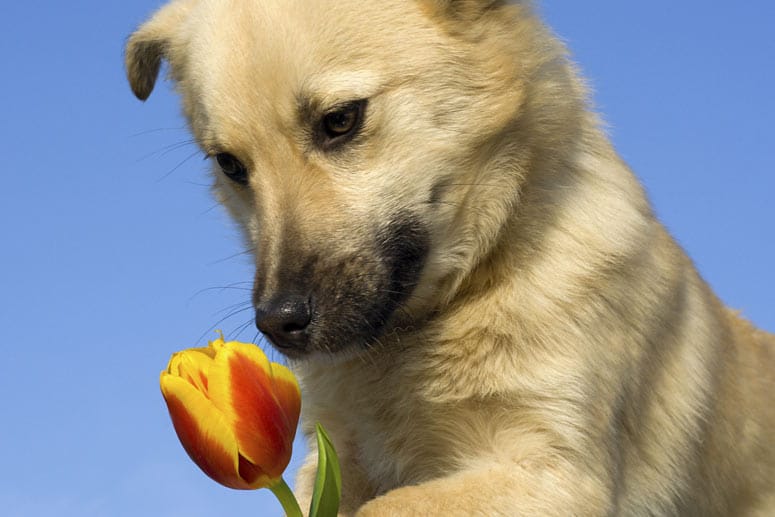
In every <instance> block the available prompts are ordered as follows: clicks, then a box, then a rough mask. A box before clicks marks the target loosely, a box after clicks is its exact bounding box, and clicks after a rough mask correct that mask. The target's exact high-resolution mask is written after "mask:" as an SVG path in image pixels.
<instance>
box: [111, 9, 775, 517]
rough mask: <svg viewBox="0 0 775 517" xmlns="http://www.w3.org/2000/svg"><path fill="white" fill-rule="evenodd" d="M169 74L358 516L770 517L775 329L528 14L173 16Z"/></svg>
mask: <svg viewBox="0 0 775 517" xmlns="http://www.w3.org/2000/svg"><path fill="white" fill-rule="evenodd" d="M163 60H166V61H167V62H168V63H169V72H170V75H171V77H172V79H173V80H174V82H175V84H176V85H177V89H178V91H179V92H180V95H181V97H182V102H183V107H184V111H185V114H186V116H187V118H188V120H189V122H190V127H191V130H192V132H193V134H194V136H195V138H196V140H197V142H198V143H199V145H200V146H201V148H202V149H203V150H204V151H205V152H206V153H207V154H208V155H209V156H211V157H212V158H213V162H214V178H215V180H214V184H215V186H214V188H215V193H216V195H217V197H218V198H219V199H220V200H221V201H222V202H223V204H224V205H225V206H226V208H227V209H228V210H229V212H230V213H231V215H233V217H234V219H235V220H236V221H237V222H238V223H239V227H240V228H241V229H242V230H243V231H244V236H245V240H246V241H247V243H248V245H249V247H250V248H251V249H255V250H256V252H255V265H256V273H255V285H254V295H253V300H254V304H255V308H256V323H257V326H258V328H259V329H260V330H261V331H262V332H264V334H265V335H266V336H267V337H268V339H269V340H270V341H271V342H272V344H273V345H274V346H275V347H276V348H277V349H278V350H279V351H280V352H282V353H283V354H285V355H286V356H287V357H288V359H289V361H290V363H291V365H292V368H293V369H294V371H295V372H296V374H297V375H298V376H299V378H300V380H301V383H302V390H303V394H304V413H303V422H304V423H303V429H304V432H305V433H306V434H307V435H311V433H312V429H313V426H314V423H315V422H317V421H320V422H322V423H323V424H324V425H325V426H326V428H327V429H328V430H329V431H330V434H331V435H332V437H333V438H334V441H335V443H336V447H337V449H338V451H339V454H340V459H341V461H342V470H343V475H344V482H343V500H342V506H341V514H342V515H353V514H357V515H359V516H392V515H466V516H468V515H481V516H495V515H504V516H515V515H525V516H562V517H565V516H571V515H578V516H602V515H624V516H641V515H642V516H648V515H658V516H667V515H681V516H692V515H696V516H716V515H717V516H726V515H735V516H753V515H758V516H772V515H775V446H774V444H773V441H774V438H775V404H773V400H772V397H773V395H772V394H773V392H775V337H773V336H772V335H770V334H766V333H764V332H762V331H759V330H757V329H755V328H753V327H752V326H751V325H750V324H749V323H747V322H746V321H745V320H743V319H742V318H741V317H739V316H738V315H737V314H736V313H735V312H733V311H731V310H728V309H726V308H725V307H724V306H723V305H722V304H721V303H720V302H719V301H718V299H717V298H716V297H715V296H714V294H713V293H712V292H711V290H710V289H709V288H708V286H707V285H706V284H705V282H704V281H703V280H702V279H701V278H700V277H699V275H698V274H697V272H696V270H695V268H694V267H693V265H692V263H691V261H690V260H689V259H688V258H687V257H686V255H685V254H684V252H683V251H682V250H681V249H680V248H679V246H677V245H676V243H675V242H674V241H673V239H672V238H671V237H670V236H669V235H668V234H667V232H666V231H665V229H664V228H663V226H662V225H660V224H659V223H658V222H657V221H656V220H655V218H654V215H653V213H652V210H651V208H650V206H649V203H648V201H647V199H646V196H645V195H644V193H643V190H642V188H641V187H640V186H639V184H638V182H637V181H636V179H635V178H634V176H633V174H632V173H631V172H630V171H629V170H628V168H627V166H626V165H625V164H624V163H623V162H622V160H621V159H620V158H619V157H618V156H617V154H616V152H615V151H614V150H613V149H612V147H611V144H610V143H609V141H608V140H607V138H606V136H605V134H604V132H603V130H601V127H600V126H601V125H600V122H599V120H598V118H597V116H596V115H595V114H594V113H593V112H592V111H590V109H589V104H588V96H587V93H586V91H585V89H584V86H583V83H582V81H581V80H580V79H579V77H578V76H577V74H576V71H575V69H574V67H573V65H572V64H571V63H570V62H569V61H568V58H567V57H566V50H565V48H563V46H562V45H561V44H560V43H559V42H558V41H557V40H556V39H555V38H554V37H553V36H552V35H551V33H550V32H549V31H548V30H547V29H546V28H545V27H544V26H543V25H542V24H541V22H540V21H539V20H538V19H537V17H536V15H535V13H534V12H533V10H532V9H531V7H530V5H529V3H528V2H517V3H515V4H507V3H506V2H501V1H493V0H379V1H376V0H254V1H245V0H239V1H238V0H175V1H173V2H172V3H170V4H168V5H167V6H165V7H163V8H162V9H161V10H160V11H159V12H158V13H156V14H155V15H154V16H153V17H152V18H151V19H150V21H148V22H147V23H146V24H144V25H143V26H142V27H141V28H140V29H139V30H138V31H137V32H136V33H134V34H133V35H132V36H131V37H130V39H129V41H128V44H127V48H126V67H127V73H128V78H129V82H130V84H131V86H132V89H133V91H134V93H135V94H136V95H137V97H139V98H140V99H146V98H147V97H148V96H149V95H150V93H151V91H152V89H153V87H154V82H155V80H156V78H157V75H158V72H159V68H160V63H161V62H162V61H163ZM313 449H314V447H313ZM315 463H316V458H315V455H314V453H312V454H311V455H310V457H309V459H308V461H307V464H306V466H305V467H303V468H302V469H301V472H300V474H299V478H298V480H297V485H296V486H297V491H298V494H299V496H300V498H302V499H304V498H309V494H310V490H311V484H312V481H311V480H312V474H313V471H314V466H315Z"/></svg>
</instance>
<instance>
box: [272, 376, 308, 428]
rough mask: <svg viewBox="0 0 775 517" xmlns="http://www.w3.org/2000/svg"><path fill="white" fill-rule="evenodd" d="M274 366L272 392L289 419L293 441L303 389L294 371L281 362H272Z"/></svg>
mask: <svg viewBox="0 0 775 517" xmlns="http://www.w3.org/2000/svg"><path fill="white" fill-rule="evenodd" d="M270 366H271V368H272V392H273V393H274V396H275V399H276V400H277V403H278V404H279V405H280V408H281V410H282V412H283V414H284V415H285V417H286V418H287V419H288V425H289V426H290V429H291V431H292V432H291V441H293V438H294V436H295V435H296V425H297V424H298V423H299V413H300V412H301V389H300V388H299V383H298V381H297V380H296V377H295V376H294V375H293V373H292V372H291V371H290V370H289V369H288V368H286V367H285V366H283V365H282V364H280V363H270Z"/></svg>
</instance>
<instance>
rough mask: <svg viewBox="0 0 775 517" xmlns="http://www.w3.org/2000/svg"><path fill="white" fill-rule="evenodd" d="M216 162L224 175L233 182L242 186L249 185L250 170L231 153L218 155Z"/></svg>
mask: <svg viewBox="0 0 775 517" xmlns="http://www.w3.org/2000/svg"><path fill="white" fill-rule="evenodd" d="M215 161H217V162H218V166H219V167H220V168H221V170H222V171H223V173H224V174H225V175H226V176H227V177H228V178H229V179H230V180H232V181H233V182H235V183H239V184H240V185H247V184H248V169H247V167H245V166H244V165H243V164H242V162H241V161H239V160H238V159H236V158H235V157H234V156H233V155H231V154H229V153H218V154H216V155H215Z"/></svg>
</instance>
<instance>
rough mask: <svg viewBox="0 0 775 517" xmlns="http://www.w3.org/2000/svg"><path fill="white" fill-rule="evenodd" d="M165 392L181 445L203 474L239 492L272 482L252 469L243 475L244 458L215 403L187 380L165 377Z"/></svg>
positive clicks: (162, 379)
mask: <svg viewBox="0 0 775 517" xmlns="http://www.w3.org/2000/svg"><path fill="white" fill-rule="evenodd" d="M160 384H161V390H162V393H163V395H164V399H165V401H166V402H167V408H168V409H169V414H170V418H171V419H172V424H173V426H174V427H175V432H176V433H177V435H178V438H179V439H180V443H181V444H182V445H183V448H184V449H185V450H186V452H187V453H188V455H189V456H190V457H191V459H192V460H193V461H194V463H196V464H197V465H198V466H199V468H201V469H202V471H203V472H204V473H205V474H207V475H208V476H209V477H211V478H212V479H213V480H215V481H217V482H218V483H220V484H222V485H224V486H227V487H230V488H235V489H252V488H259V487H261V486H265V484H266V483H268V482H269V478H268V477H266V476H261V475H260V473H257V472H256V471H255V468H253V467H251V469H250V470H249V471H246V472H245V474H246V475H247V476H248V477H247V478H243V477H242V476H241V475H240V456H239V451H238V447H237V441H236V439H235V436H234V433H233V432H232V431H231V429H230V428H229V426H228V425H227V423H226V420H225V418H224V417H223V415H222V414H220V412H218V411H217V410H216V409H215V407H214V406H213V405H212V403H211V402H210V401H209V400H208V399H207V397H205V395H204V394H203V393H201V392H199V391H198V390H197V389H196V388H195V387H194V386H193V385H191V384H190V383H189V382H188V381H187V380H185V379H182V378H180V377H177V376H175V375H170V374H168V373H162V375H161V379H160Z"/></svg>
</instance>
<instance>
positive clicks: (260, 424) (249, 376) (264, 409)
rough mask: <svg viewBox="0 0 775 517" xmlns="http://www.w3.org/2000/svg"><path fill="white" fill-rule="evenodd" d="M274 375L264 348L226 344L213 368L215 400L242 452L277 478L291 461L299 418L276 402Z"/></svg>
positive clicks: (213, 395) (213, 399)
mask: <svg viewBox="0 0 775 517" xmlns="http://www.w3.org/2000/svg"><path fill="white" fill-rule="evenodd" d="M271 373H272V369H271V366H270V363H269V360H268V359H267V358H266V355H264V353H263V352H262V351H261V349H259V348H258V347H256V346H254V345H248V344H245V343H237V342H228V343H225V344H224V345H223V347H222V348H221V349H219V350H218V353H217V355H216V357H215V361H214V363H213V366H212V368H211V370H210V398H211V400H212V401H213V404H214V405H215V406H216V407H217V408H218V409H219V410H220V411H221V412H222V413H223V414H224V416H225V418H226V421H227V422H228V425H229V426H230V427H231V429H233V431H234V437H235V439H236V441H237V444H238V447H239V450H240V453H241V454H242V455H243V456H244V457H245V458H246V459H247V460H249V461H250V462H251V463H252V464H254V465H260V466H261V468H262V469H263V470H264V471H265V472H266V473H267V475H269V476H270V477H271V478H274V479H277V478H279V477H280V476H281V475H282V472H283V471H284V470H285V467H286V466H287V465H288V462H289V461H290V456H291V447H292V442H293V434H294V432H295V425H293V426H292V425H291V424H292V422H291V421H290V420H294V421H295V418H293V419H289V417H288V416H286V415H285V413H284V412H283V409H282V408H281V407H280V405H279V403H278V401H277V399H276V398H275V395H274V392H273V391H272V389H273V382H272V377H271ZM296 418H298V417H296ZM294 423H295V422H294Z"/></svg>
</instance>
